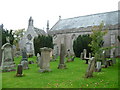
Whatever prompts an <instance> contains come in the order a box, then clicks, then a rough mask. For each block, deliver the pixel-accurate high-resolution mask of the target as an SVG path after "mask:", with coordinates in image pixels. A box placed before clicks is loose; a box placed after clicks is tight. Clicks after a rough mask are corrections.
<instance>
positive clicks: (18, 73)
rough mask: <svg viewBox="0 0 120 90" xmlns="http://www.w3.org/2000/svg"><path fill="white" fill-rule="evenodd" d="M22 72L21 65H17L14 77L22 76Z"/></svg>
mask: <svg viewBox="0 0 120 90" xmlns="http://www.w3.org/2000/svg"><path fill="white" fill-rule="evenodd" d="M22 71H23V67H22V65H21V64H18V67H17V74H16V76H17V77H21V76H23V74H22Z"/></svg>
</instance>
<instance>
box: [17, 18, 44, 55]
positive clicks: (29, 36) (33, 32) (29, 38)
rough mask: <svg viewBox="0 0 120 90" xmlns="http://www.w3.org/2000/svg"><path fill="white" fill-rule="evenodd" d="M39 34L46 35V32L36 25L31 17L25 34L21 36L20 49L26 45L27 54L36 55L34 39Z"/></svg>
mask: <svg viewBox="0 0 120 90" xmlns="http://www.w3.org/2000/svg"><path fill="white" fill-rule="evenodd" d="M38 35H46V32H45V31H44V30H42V29H38V28H36V27H34V24H33V19H32V17H30V18H29V21H28V28H27V31H26V32H25V34H24V36H23V37H22V38H21V40H20V42H19V46H20V49H23V48H24V47H26V50H27V54H29V55H31V54H32V55H35V54H34V44H33V40H34V38H35V37H36V36H38Z"/></svg>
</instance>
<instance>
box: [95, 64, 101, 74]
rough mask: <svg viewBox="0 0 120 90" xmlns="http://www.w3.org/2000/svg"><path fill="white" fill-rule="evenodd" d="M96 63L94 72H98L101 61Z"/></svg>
mask: <svg viewBox="0 0 120 90" xmlns="http://www.w3.org/2000/svg"><path fill="white" fill-rule="evenodd" d="M96 64H97V65H96V69H95V71H96V72H100V71H101V62H97V63H96Z"/></svg>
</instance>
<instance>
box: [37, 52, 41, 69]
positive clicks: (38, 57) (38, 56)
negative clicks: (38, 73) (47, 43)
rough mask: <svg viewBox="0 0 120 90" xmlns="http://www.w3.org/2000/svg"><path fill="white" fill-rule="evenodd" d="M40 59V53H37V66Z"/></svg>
mask: <svg viewBox="0 0 120 90" xmlns="http://www.w3.org/2000/svg"><path fill="white" fill-rule="evenodd" d="M40 60H41V57H40V54H39V53H37V66H38V67H39V66H40Z"/></svg>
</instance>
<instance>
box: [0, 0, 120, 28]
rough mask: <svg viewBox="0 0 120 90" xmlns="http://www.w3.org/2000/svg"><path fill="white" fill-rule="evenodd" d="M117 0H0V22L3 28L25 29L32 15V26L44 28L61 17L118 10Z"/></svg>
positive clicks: (53, 23) (51, 25)
mask: <svg viewBox="0 0 120 90" xmlns="http://www.w3.org/2000/svg"><path fill="white" fill-rule="evenodd" d="M118 2H119V0H0V24H3V25H4V28H5V29H8V30H10V29H12V30H17V29H22V28H25V30H27V27H28V20H29V18H30V16H32V18H33V20H34V27H37V28H40V29H44V30H46V24H47V20H49V24H50V28H52V27H53V25H55V23H56V22H57V21H58V20H59V16H61V19H66V18H72V17H77V16H84V15H90V14H96V13H103V12H110V11H116V10H118Z"/></svg>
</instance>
